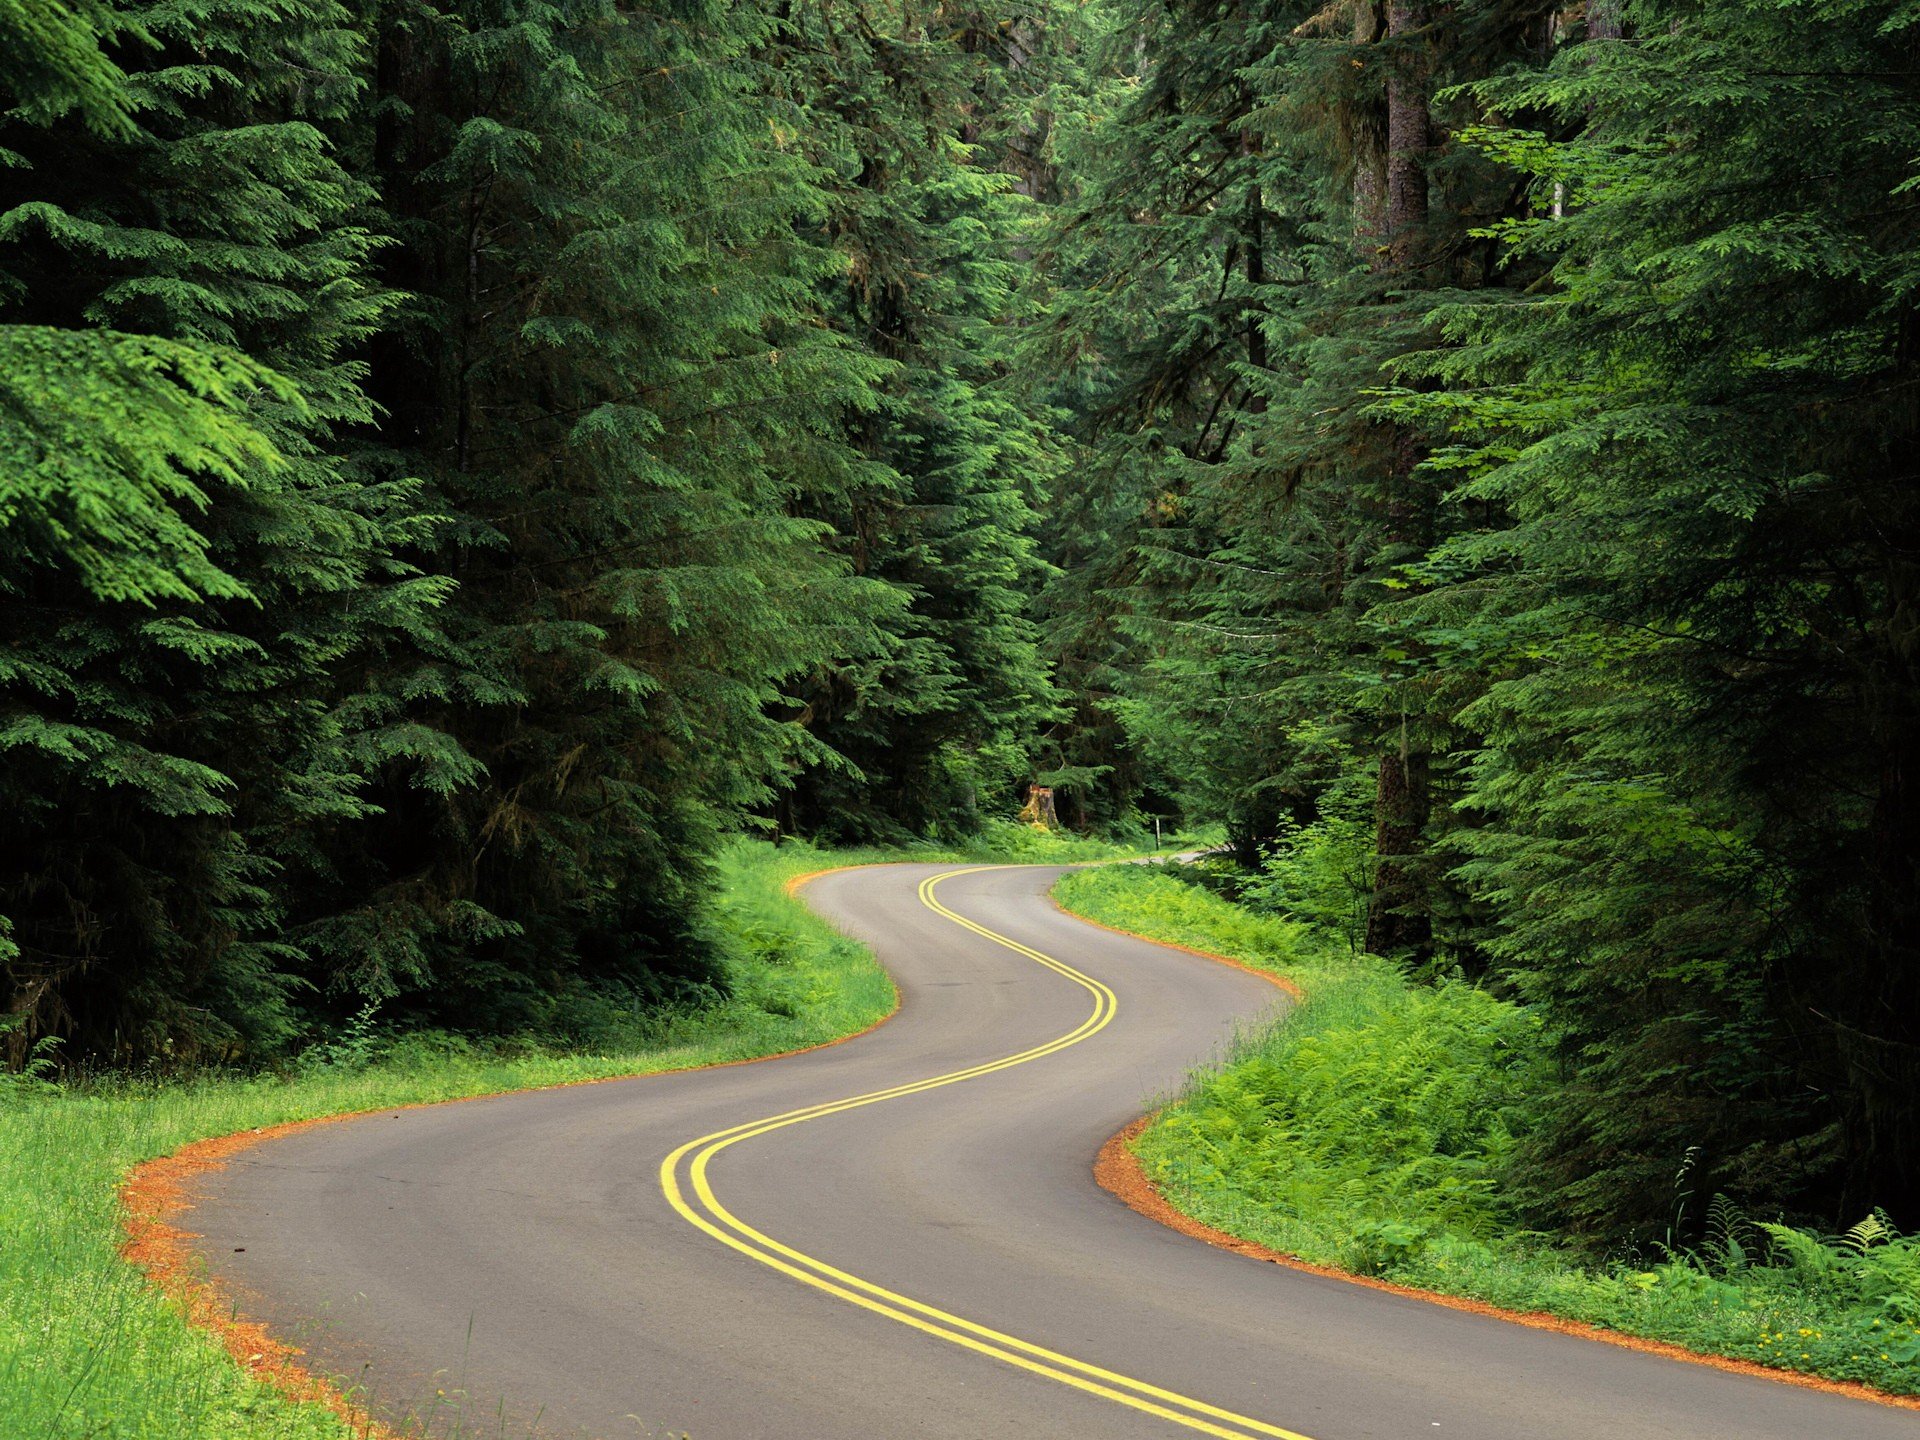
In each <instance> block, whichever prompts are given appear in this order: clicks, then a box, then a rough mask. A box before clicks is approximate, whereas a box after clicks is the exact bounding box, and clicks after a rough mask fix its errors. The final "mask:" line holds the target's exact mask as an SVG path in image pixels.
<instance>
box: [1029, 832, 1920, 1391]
mask: <svg viewBox="0 0 1920 1440" xmlns="http://www.w3.org/2000/svg"><path fill="white" fill-rule="evenodd" d="M1055 894H1056V896H1057V898H1058V899H1059V900H1060V902H1061V904H1062V905H1064V906H1065V907H1066V908H1067V909H1069V910H1072V911H1074V912H1076V913H1078V914H1081V915H1084V916H1086V917H1087V918H1088V919H1091V920H1098V921H1100V922H1102V923H1104V924H1108V925H1114V926H1118V927H1120V928H1122V929H1126V930H1132V931H1135V932H1137V933H1140V934H1145V935H1149V936H1152V937H1154V938H1156V939H1161V940H1168V941H1172V942H1174V943H1177V944H1184V945H1191V946H1196V947H1198V948H1201V949H1205V950H1212V951H1216V952H1218V953H1220V954H1223V955H1228V956H1231V957H1233V958H1235V959H1239V960H1243V961H1245V962H1247V963H1249V964H1252V965H1255V966H1258V967H1260V968H1263V969H1269V970H1273V971H1275V972H1278V973H1281V974H1285V975H1286V976H1288V977H1289V978H1291V979H1293V980H1295V981H1296V982H1298V983H1299V984H1300V985H1302V986H1303V987H1304V989H1305V990H1306V992H1307V997H1308V998H1307V1001H1306V1003H1305V1004H1304V1005H1303V1006H1302V1007H1300V1009H1299V1010H1298V1011H1297V1012H1295V1013H1294V1014H1292V1015H1290V1016H1288V1017H1286V1018H1284V1019H1282V1020H1281V1021H1280V1022H1279V1023H1278V1024H1276V1025H1275V1026H1274V1027H1273V1028H1272V1029H1270V1030H1269V1031H1267V1032H1266V1033H1264V1034H1261V1035H1258V1036H1255V1037H1252V1038H1251V1039H1249V1040H1247V1041H1244V1042H1243V1043H1242V1044H1241V1046H1240V1047H1239V1048H1238V1050H1237V1051H1236V1053H1234V1054H1233V1055H1231V1056H1230V1057H1229V1058H1228V1060H1227V1062H1226V1063H1225V1064H1224V1065H1223V1066H1221V1067H1220V1068H1219V1069H1217V1070H1213V1071H1210V1072H1208V1073H1205V1074H1202V1075H1199V1076H1196V1077H1195V1079H1194V1081H1193V1083H1192V1084H1191V1086H1190V1087H1189V1089H1188V1091H1187V1093H1186V1094H1185V1095H1184V1096H1183V1097H1182V1098H1180V1099H1179V1100H1177V1101H1176V1102H1175V1103H1174V1104H1172V1105H1170V1106H1168V1107H1167V1108H1166V1109H1165V1110H1164V1111H1163V1112H1162V1113H1161V1114H1160V1116H1159V1117H1158V1118H1157V1119H1156V1121H1155V1123H1154V1124H1153V1125H1152V1126H1150V1127H1149V1128H1148V1130H1147V1131H1146V1132H1145V1134H1143V1135H1142V1136H1141V1137H1140V1140H1139V1142H1138V1143H1137V1146H1136V1150H1137V1153H1138V1154H1139V1156H1140V1159H1141V1162H1142V1164H1143V1165H1144V1166H1145V1167H1146V1169H1147V1172H1148V1174H1149V1175H1150V1176H1151V1177H1152V1178H1153V1180H1154V1181H1155V1183H1156V1184H1157V1185H1159V1186H1160V1187H1161V1189H1162V1190H1163V1192H1164V1193H1165V1194H1166V1196H1167V1198H1168V1200H1169V1201H1170V1202H1171V1203H1172V1204H1174V1205H1175V1206H1176V1207H1178V1208H1179V1209H1180V1210H1182V1211H1183V1212H1185V1213H1186V1214H1188V1215H1191V1216H1193V1217H1194V1218H1195V1219H1197V1220H1200V1221H1202V1222H1204V1223H1206V1224H1208V1225H1211V1226H1214V1227H1215V1228H1217V1229H1220V1230H1224V1231H1227V1232H1228V1233H1229V1234H1233V1235H1237V1236H1240V1237H1242V1238H1244V1239H1248V1240H1253V1241H1256V1242H1258V1243H1260V1244H1262V1245H1266V1246H1268V1247H1270V1248H1272V1249H1275V1250H1280V1251H1284V1252H1286V1253H1288V1254H1293V1255H1298V1256H1300V1257H1301V1258H1303V1259H1306V1260H1310V1261H1314V1262H1317V1263H1320V1264H1329V1265H1336V1266H1339V1267H1341V1268H1343V1269H1347V1270H1352V1271H1357V1272H1360V1273H1364V1274H1371V1275H1379V1276H1383V1277H1386V1278H1389V1279H1392V1280H1395V1281H1398V1282H1400V1283H1403V1284H1407V1285H1413V1286H1417V1287H1419V1288H1422V1289H1428V1290H1437V1291H1442V1292H1444V1293H1447V1294H1451V1295H1461V1296H1467V1297H1470V1298H1472V1299H1476V1300H1483V1301H1486V1302H1489V1303H1491V1304H1494V1305H1497V1306H1500V1307H1502V1308H1504V1309H1511V1310H1544V1311H1547V1312H1550V1313H1552V1314H1556V1315H1562V1316H1566V1317H1567V1318H1569V1319H1574V1320H1584V1321H1587V1322H1589V1323H1591V1324H1595V1325H1600V1326H1604V1327H1606V1328H1609V1329H1614V1330H1618V1331H1621V1332H1623V1333H1626V1334H1630V1335H1637V1336H1643V1337H1646V1338H1649V1339H1657V1340H1667V1341H1672V1342H1674V1343H1676V1344H1680V1345H1684V1346H1686V1347H1688V1348H1690V1349H1693V1350H1697V1351H1701V1352H1704V1353H1709V1354H1718V1355H1728V1356H1733V1357H1735V1358H1738V1359H1743V1360H1753V1361H1757V1362H1759V1363H1762V1364H1767V1365H1776V1366H1780V1367H1783V1368H1786V1369H1793V1370H1802V1371H1806V1372H1808V1373H1812V1374H1818V1375H1823V1376H1827V1377H1830V1378H1833V1379H1841V1380H1858V1381H1863V1382H1865V1383H1867V1384H1870V1385H1875V1386H1878V1387H1880V1388H1882V1389H1885V1390H1890V1391H1895V1392H1898V1393H1902V1394H1920V1239H1916V1238H1914V1237H1900V1236H1897V1235H1894V1234H1892V1233H1891V1232H1889V1231H1884V1230H1881V1229H1876V1228H1875V1222H1869V1223H1868V1224H1867V1225H1866V1226H1865V1227H1863V1228H1859V1229H1856V1230H1855V1231H1854V1232H1853V1233H1851V1234H1850V1235H1847V1236H1839V1237H1820V1236H1814V1235H1810V1234H1807V1233H1805V1232H1801V1231H1795V1230H1791V1229H1788V1228H1787V1227H1784V1226H1779V1225H1761V1224H1756V1223H1754V1222H1752V1221H1750V1220H1748V1219H1746V1218H1745V1217H1742V1216H1740V1215H1738V1214H1736V1213H1735V1212H1734V1211H1733V1210H1732V1209H1731V1208H1730V1207H1728V1206H1726V1205H1724V1204H1717V1205H1716V1206H1715V1207H1714V1209H1713V1211H1712V1213H1711V1214H1710V1216H1709V1217H1708V1218H1709V1223H1708V1225H1707V1227H1706V1239H1705V1240H1704V1241H1702V1242H1700V1243H1699V1244H1696V1245H1695V1246H1693V1247H1692V1248H1691V1249H1688V1250H1684V1251H1678V1252H1676V1251H1667V1250H1662V1251H1656V1252H1655V1253H1654V1254H1652V1255H1646V1256H1638V1257H1630V1258H1622V1259H1620V1260H1618V1261H1616V1262H1615V1263H1612V1264H1591V1263H1584V1262H1582V1261H1581V1260H1580V1259H1578V1258H1577V1257H1575V1256H1574V1255H1573V1254H1572V1253H1571V1252H1569V1251H1567V1250H1565V1249H1563V1248H1559V1247H1556V1246H1555V1245H1554V1244H1553V1243H1552V1242H1551V1240H1550V1239H1549V1238H1548V1237H1545V1236H1540V1235H1537V1234H1527V1233H1524V1232H1521V1231H1520V1230H1519V1229H1518V1228H1517V1225H1516V1222H1515V1220H1514V1217H1513V1215H1512V1213H1511V1212H1510V1210H1509V1208H1508V1206H1507V1205H1506V1203H1505V1202H1504V1200H1503V1197H1502V1194H1501V1184H1500V1181H1501V1176H1502V1173H1503V1166H1504V1164H1505V1162H1506V1159H1507V1156H1508V1153H1509V1151H1510V1148H1511V1145H1512V1142H1513V1138H1514V1135H1515V1134H1516V1133H1518V1132H1519V1131H1520V1130H1521V1128H1522V1127H1524V1126H1525V1125H1526V1124H1527V1123H1528V1109H1529V1106H1528V1100H1529V1097H1530V1095H1532V1094H1534V1093H1537V1090H1538V1088H1539V1087H1541V1086H1544V1085H1545V1084H1547V1083H1548V1072H1547V1070H1546V1068H1545V1047H1544V1045H1543V1043H1542V1037H1541V1035H1540V1031H1539V1027H1538V1025H1537V1023H1536V1022H1535V1020H1534V1018H1533V1017H1532V1016H1531V1015H1530V1014H1529V1013H1528V1012H1527V1011H1526V1010H1525V1009H1524V1008H1522V1007H1520V1006H1517V1005H1514V1004H1510V1003H1508V1002H1505V1001H1502V1000H1498V999H1495V998H1494V997H1492V996H1489V995H1487V994H1485V993H1483V992H1481V991H1479V990H1477V989H1475V988H1473V987H1472V986H1469V985H1464V984H1459V983H1449V984H1442V985H1439V986H1437V987H1436V986H1417V985H1414V984H1411V983H1409V982H1408V981H1407V980H1406V979H1404V978H1403V977H1402V976H1401V975H1400V974H1399V973H1398V972H1397V971H1395V970H1394V969H1393V968H1392V967H1390V966H1388V965H1387V964H1385V963H1384V962H1382V961H1379V960H1376V959H1373V958H1371V957H1366V956H1358V957H1356V956H1352V955H1351V954H1350V953H1349V952H1348V951H1347V949H1346V947H1345V946H1344V945H1342V944H1340V943H1339V942H1337V941H1334V940H1332V939H1331V938H1330V937H1328V936H1327V935H1326V933H1325V932H1323V931H1317V930H1314V929H1310V928H1308V927H1306V926H1303V925H1300V924H1296V923H1292V922H1289V921H1287V920H1283V919H1279V918H1276V917H1273V916H1270V915H1263V914H1259V913H1256V912H1254V911H1252V910H1249V909H1247V908H1245V907H1242V906H1240V905H1236V904H1233V903H1231V902H1230V901H1228V900H1225V899H1223V898H1221V897H1220V896H1219V895H1217V894H1215V893H1213V892H1211V891H1209V890H1207V889H1204V888H1202V887H1201V886H1198V885H1196V884H1193V883H1191V882H1190V881H1186V880H1182V879H1180V878H1178V877H1176V876H1173V875H1169V874H1166V873H1164V872H1161V871H1158V870H1153V869H1148V868H1144V867H1137V866H1113V867H1107V868H1103V869H1099V870H1087V871H1078V872H1075V873H1073V874H1070V875H1068V876H1066V877H1065V878H1064V879H1062V881H1061V882H1060V884H1059V885H1058V887H1056V890H1055Z"/></svg>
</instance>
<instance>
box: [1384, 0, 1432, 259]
mask: <svg viewBox="0 0 1920 1440" xmlns="http://www.w3.org/2000/svg"><path fill="white" fill-rule="evenodd" d="M1426 21H1427V16H1426V7H1425V6H1424V5H1421V4H1419V3H1417V0H1393V3H1391V4H1390V5H1388V6H1387V39H1388V40H1390V41H1391V40H1400V39H1404V38H1405V37H1407V36H1409V35H1412V34H1414V33H1415V32H1417V31H1419V30H1420V29H1422V28H1423V27H1424V26H1425V25H1426ZM1429 84H1430V80H1429V76H1428V73H1427V65H1426V63H1425V61H1424V60H1419V59H1414V58H1410V57H1409V56H1408V55H1407V54H1405V53H1402V54H1399V55H1396V56H1394V63H1393V66H1392V68H1391V69H1390V70H1389V71H1388V72H1387V242H1388V244H1389V246H1390V247H1391V249H1392V256H1393V263H1394V265H1395V266H1396V267H1397V268H1399V269H1407V268H1409V267H1410V266H1411V265H1413V264H1414V262H1415V252H1416V250H1417V249H1418V247H1419V243H1420V237H1421V235H1422V234H1423V233H1424V231H1425V230H1426V227H1427V165H1426V160H1427V150H1428V147H1429V146H1430V144H1431V143H1432V135H1431V131H1432V124H1433V122H1432V115H1431V113H1430V104H1429V96H1428V93H1427V92H1428V88H1429Z"/></svg>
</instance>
